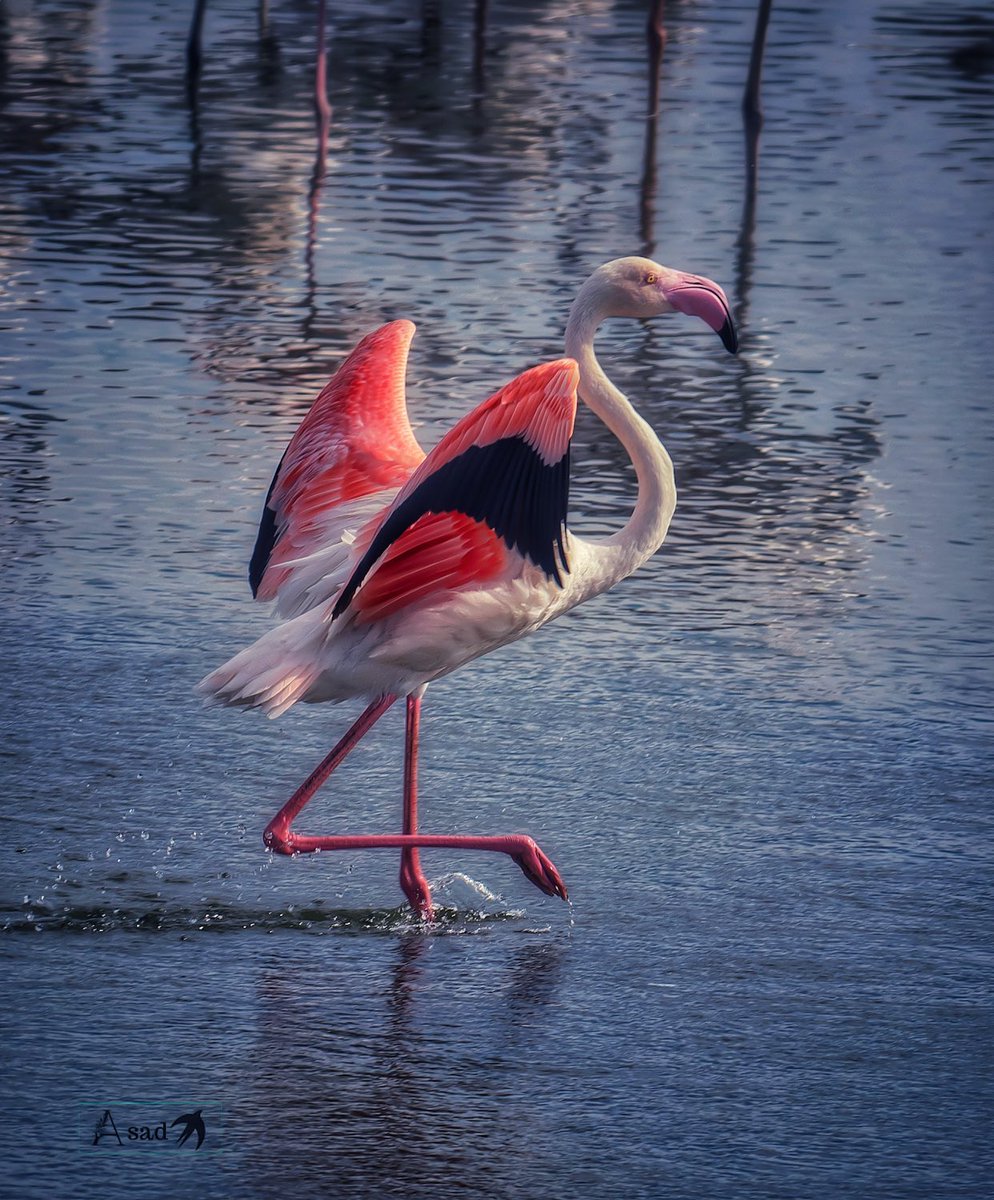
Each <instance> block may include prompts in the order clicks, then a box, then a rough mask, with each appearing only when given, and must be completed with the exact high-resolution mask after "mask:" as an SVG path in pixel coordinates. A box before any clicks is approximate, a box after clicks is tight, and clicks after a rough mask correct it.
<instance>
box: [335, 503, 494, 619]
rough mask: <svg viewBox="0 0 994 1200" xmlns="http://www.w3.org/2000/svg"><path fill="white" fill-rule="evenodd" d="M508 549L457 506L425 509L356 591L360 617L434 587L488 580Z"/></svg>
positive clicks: (402, 604)
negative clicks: (438, 510) (447, 509)
mask: <svg viewBox="0 0 994 1200" xmlns="http://www.w3.org/2000/svg"><path fill="white" fill-rule="evenodd" d="M507 557H508V552H507V548H506V546H505V545H504V543H503V542H502V541H501V539H500V538H499V537H498V536H497V535H496V534H495V533H494V531H493V530H492V529H490V528H488V526H486V525H484V524H483V523H482V522H481V521H474V520H473V519H472V518H471V517H467V516H466V515H465V514H463V513H459V512H446V513H428V514H426V515H425V516H423V517H421V518H419V519H418V520H417V521H415V522H414V524H413V525H411V526H410V528H409V529H407V530H406V532H404V533H402V534H401V536H400V537H399V538H397V540H396V541H395V542H393V544H392V545H391V546H390V549H389V550H388V551H387V552H386V554H385V555H384V556H383V558H382V559H381V560H380V563H379V565H378V566H377V568H376V570H375V571H374V572H373V574H372V575H371V576H370V577H369V578H368V579H367V580H366V583H365V585H364V586H363V587H362V589H361V590H360V592H359V594H358V596H357V597H356V599H355V601H354V604H353V607H354V608H355V610H356V612H357V613H358V614H359V616H360V619H362V620H366V621H374V620H376V619H377V618H379V617H387V616H389V615H390V614H391V613H395V612H398V611H399V610H400V609H402V608H407V607H408V606H409V605H412V604H414V603H416V602H417V601H418V600H423V599H425V598H427V597H428V596H431V595H433V594H435V593H436V592H440V591H453V590H456V589H457V588H461V587H465V586H466V585H467V584H472V583H488V582H489V581H490V580H492V579H495V578H496V577H497V576H498V575H500V573H501V572H502V571H503V570H504V568H505V566H506V564H507Z"/></svg>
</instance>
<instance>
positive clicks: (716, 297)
mask: <svg viewBox="0 0 994 1200" xmlns="http://www.w3.org/2000/svg"><path fill="white" fill-rule="evenodd" d="M666 299H667V300H668V301H669V303H670V304H671V305H672V306H673V307H674V308H675V309H676V310H677V312H682V313H687V315H688V316H691V317H700V319H701V320H702V321H703V322H704V323H705V325H710V326H711V328H712V329H713V330H714V331H715V333H716V334H718V336H719V337H720V338H721V340H722V343H723V345H724V347H725V349H726V350H727V351H728V352H729V354H736V353H737V352H738V349H739V337H738V334H737V333H736V332H735V322H734V321H733V320H732V310H731V309H730V308H729V306H728V300H727V299H726V297H725V293H724V292H723V291H722V290H721V288H720V287H719V286H718V285H717V284H716V283H714V282H712V281H711V280H710V279H705V278H704V277H703V276H701V275H683V274H681V275H680V277H679V279H678V280H677V282H676V283H674V284H671V285H670V286H668V287H667V288H666Z"/></svg>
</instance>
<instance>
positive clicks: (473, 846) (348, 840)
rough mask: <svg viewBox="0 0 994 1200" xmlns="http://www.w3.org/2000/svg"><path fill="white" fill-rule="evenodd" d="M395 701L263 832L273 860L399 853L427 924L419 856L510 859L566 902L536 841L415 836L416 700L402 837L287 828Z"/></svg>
mask: <svg viewBox="0 0 994 1200" xmlns="http://www.w3.org/2000/svg"><path fill="white" fill-rule="evenodd" d="M396 700H397V697H396V696H393V695H387V696H381V697H380V698H379V699H378V700H374V701H373V703H372V704H370V705H369V707H368V708H367V709H366V710H365V712H364V713H363V714H362V716H360V717H359V719H358V720H357V721H356V722H355V724H354V725H353V726H352V727H351V729H349V731H348V733H346V735H345V736H344V737H343V738H342V740H341V741H340V742H339V743H338V745H337V746H336V747H335V748H334V750H332V751H331V753H330V754H329V755H328V756H327V758H325V759H324V760H323V761H322V762H321V763H319V764H318V766H317V767H315V769H314V770H313V771H312V772H311V774H310V775H309V776H308V777H307V778H306V779H305V780H304V782H303V783H302V784H301V785H300V787H299V788H297V790H296V791H295V792H294V793H293V795H292V796H291V797H290V799H289V800H288V801H287V802H286V804H284V805H283V807H282V808H281V809H280V811H279V812H278V813H277V814H276V816H275V817H273V819H272V821H270V822H269V824H268V825H267V826H266V831H265V833H264V834H263V835H262V840H263V841H264V842H265V843H266V845H267V846H268V847H269V848H270V849H271V850H274V851H275V852H276V853H277V854H312V853H314V852H315V851H318V850H400V851H402V853H401V867H400V879H401V886H402V887H403V888H404V892H405V894H406V895H407V898H408V900H409V901H410V903H411V907H412V908H413V909H414V910H415V911H416V912H418V913H420V914H421V915H422V916H424V917H426V918H427V919H429V920H430V919H431V915H432V907H431V893H430V891H429V889H428V882H427V880H426V879H425V878H424V875H423V874H422V872H421V867H420V863H419V861H418V857H419V856H418V853H417V852H418V850H419V849H421V848H424V849H438V850H441V849H454V850H489V851H495V852H497V853H499V854H506V855H508V856H509V857H510V858H512V859H513V860H514V861H515V862H516V863H517V864H518V866H519V867H520V868H521V870H522V871H523V872H524V874H525V877H526V878H527V879H529V880H531V882H532V883H533V884H534V885H535V886H536V887H537V888H539V889H540V890H541V891H543V892H545V893H546V895H548V896H560V897H561V898H562V899H563V900H567V899H568V898H569V894H568V893H567V891H566V885H565V884H564V883H563V881H562V878H561V876H560V874H559V872H558V871H557V870H556V868H555V867H554V866H553V864H552V861H551V860H550V859H549V857H548V856H547V855H546V854H544V853H543V851H542V850H541V849H539V847H538V845H536V843H535V841H534V839H532V838H530V837H528V836H527V835H526V834H523V833H512V834H508V835H506V836H498V837H477V836H476V835H472V834H469V835H467V834H454V835H452V834H447V835H439V834H427V833H418V832H417V743H418V728H419V724H420V716H421V702H420V697H415V696H409V697H408V698H407V729H406V739H405V752H404V832H403V833H374V834H339V835H333V836H331V837H310V836H307V835H305V834H300V833H292V832H291V831H290V825H291V823H292V821H293V819H294V818H295V817H296V816H297V814H298V813H299V812H300V811H301V809H303V807H304V805H306V804H307V802H308V801H309V800H310V799H311V797H312V796H313V795H314V793H315V792H316V791H317V790H318V788H319V787H321V785H322V784H323V783H324V782H325V780H327V779H328V777H329V776H330V775H331V773H332V772H333V771H334V770H335V768H336V767H337V766H338V765H339V764H340V763H341V762H342V761H343V759H344V758H345V757H346V756H347V755H348V753H349V751H350V750H352V748H353V747H354V746H355V745H356V743H357V742H359V741H360V740H361V738H362V737H363V736H364V735H365V734H366V733H368V732H369V730H370V729H372V727H373V726H374V725H375V724H376V722H377V721H378V720H379V719H380V717H382V716H383V714H384V713H385V712H386V711H387V709H388V708H390V706H391V705H392V704H394V702H395V701H396Z"/></svg>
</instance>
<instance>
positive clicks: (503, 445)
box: [334, 359, 579, 620]
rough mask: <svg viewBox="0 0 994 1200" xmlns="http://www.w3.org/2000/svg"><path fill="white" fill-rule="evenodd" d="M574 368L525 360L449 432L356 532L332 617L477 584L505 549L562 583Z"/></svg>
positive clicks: (372, 611) (377, 611)
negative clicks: (528, 364) (529, 364)
mask: <svg viewBox="0 0 994 1200" xmlns="http://www.w3.org/2000/svg"><path fill="white" fill-rule="evenodd" d="M578 375H579V372H578V369H577V365H576V363H575V362H574V361H573V360H572V359H559V360H557V361H556V362H552V363H545V364H543V365H542V366H539V367H533V368H532V369H531V370H529V371H525V372H524V373H523V374H521V375H519V376H518V377H517V378H516V379H514V380H512V381H511V382H510V383H509V384H507V386H506V387H503V388H501V389H500V391H499V392H496V393H495V394H494V395H493V396H491V397H490V398H489V399H487V400H485V401H484V402H483V403H482V404H481V405H480V406H479V407H478V408H476V409H475V410H474V411H473V412H471V413H470V414H468V416H466V417H464V418H463V420H461V421H460V422H459V423H458V424H457V425H456V426H455V427H454V428H453V429H452V430H451V431H450V432H449V433H447V434H446V435H445V437H444V438H443V439H442V440H441V441H440V442H439V444H438V445H437V446H436V447H435V449H434V450H432V452H431V453H430V454H429V455H428V457H427V458H426V459H425V460H424V461H423V462H422V463H421V465H420V466H419V467H418V468H417V469H416V470H415V471H414V473H413V474H412V475H411V477H410V479H409V480H408V481H407V483H406V484H405V485H404V487H403V488H402V489H401V491H400V492H399V493H398V495H397V496H396V498H395V499H394V501H393V502H392V503H391V505H390V507H389V508H388V509H387V510H386V511H385V512H384V513H382V514H378V515H377V516H376V517H375V518H374V519H373V520H371V521H370V522H369V523H368V524H367V525H366V527H365V528H364V529H363V530H362V531H361V532H360V534H359V535H358V537H357V539H356V543H355V547H354V551H355V556H356V557H355V558H354V559H353V561H354V562H355V564H356V565H355V568H354V569H353V571H352V574H351V576H350V577H349V579H348V581H347V582H346V584H345V586H344V587H343V588H342V590H341V592H340V594H339V596H338V599H337V601H336V603H335V609H334V616H335V617H338V616H340V615H341V614H342V613H343V612H344V611H345V610H346V609H347V608H349V607H350V606H351V607H352V608H353V609H354V610H355V611H356V612H357V614H361V615H362V618H363V619H366V620H372V619H374V618H375V617H381V616H386V615H388V614H389V613H393V612H396V611H398V610H399V609H401V608H403V607H405V606H406V605H408V604H413V603H415V602H416V601H419V600H422V599H425V598H426V597H428V596H431V595H432V594H434V593H436V592H441V591H445V590H454V589H457V588H462V587H465V586H471V585H473V584H479V583H483V582H487V581H489V580H491V579H493V578H495V577H496V576H497V575H499V574H500V573H501V572H502V571H503V570H504V569H505V567H506V566H507V564H508V561H509V554H510V553H511V552H512V551H514V552H516V555H518V556H520V557H521V558H527V559H529V560H530V561H531V562H532V563H534V564H536V565H539V566H541V567H542V568H543V569H544V570H545V571H546V573H547V574H548V575H549V576H550V577H551V578H555V579H556V580H557V582H561V573H560V568H561V567H562V568H564V569H566V570H568V565H567V564H566V563H565V560H564V558H563V541H562V539H563V531H564V528H565V521H566V504H567V500H568V491H569V458H568V451H569V442H570V436H571V435H572V432H573V422H574V419H575V416H576V387H577V382H578Z"/></svg>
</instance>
